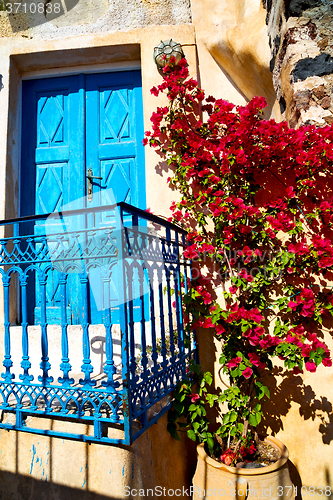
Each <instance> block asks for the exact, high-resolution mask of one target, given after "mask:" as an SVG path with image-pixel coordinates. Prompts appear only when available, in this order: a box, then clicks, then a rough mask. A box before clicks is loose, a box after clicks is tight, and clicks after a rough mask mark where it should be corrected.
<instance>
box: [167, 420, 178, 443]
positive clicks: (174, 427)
mask: <svg viewBox="0 0 333 500" xmlns="http://www.w3.org/2000/svg"><path fill="white" fill-rule="evenodd" d="M167 431H168V432H169V433H170V434H171V436H172V437H173V438H174V439H176V441H180V437H179V434H178V432H177V425H176V424H174V423H173V422H169V423H168V425H167Z"/></svg>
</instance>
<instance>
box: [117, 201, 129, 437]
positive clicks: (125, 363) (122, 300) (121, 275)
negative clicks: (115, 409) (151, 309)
mask: <svg viewBox="0 0 333 500" xmlns="http://www.w3.org/2000/svg"><path fill="white" fill-rule="evenodd" d="M115 219H116V228H117V248H118V251H119V254H118V256H119V260H118V262H119V266H118V292H119V323H120V333H121V363H122V379H123V387H122V393H123V416H124V432H125V444H131V440H132V408H131V392H130V390H131V388H130V383H129V376H130V375H129V373H128V372H129V353H128V323H127V314H128V312H127V296H126V269H125V248H124V244H125V234H124V214H123V210H122V207H119V209H118V208H117V209H116V210H115Z"/></svg>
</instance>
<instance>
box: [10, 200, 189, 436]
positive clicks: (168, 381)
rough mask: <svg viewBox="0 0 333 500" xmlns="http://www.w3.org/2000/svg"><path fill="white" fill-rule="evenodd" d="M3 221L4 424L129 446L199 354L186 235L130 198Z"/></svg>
mask: <svg viewBox="0 0 333 500" xmlns="http://www.w3.org/2000/svg"><path fill="white" fill-rule="evenodd" d="M0 225H1V227H2V237H1V239H0V245H1V247H0V273H1V277H2V285H3V302H4V313H3V314H4V321H3V325H4V328H3V336H4V342H3V366H4V370H3V373H2V374H1V379H2V380H0V409H1V410H2V418H1V421H0V428H4V429H15V430H20V431H26V432H33V433H37V434H44V435H48V436H60V437H63V438H64V437H67V438H70V439H77V440H83V441H88V442H89V441H90V442H105V443H124V444H130V443H132V442H133V441H134V440H135V439H136V438H137V437H138V436H139V435H140V434H141V433H142V432H144V430H145V429H147V428H148V427H149V426H150V425H151V424H152V423H154V422H156V421H157V419H158V418H159V417H160V416H161V415H162V414H163V413H165V412H166V410H167V409H168V408H169V407H170V404H171V403H170V393H171V392H172V390H173V389H174V388H175V386H176V384H177V382H178V381H179V380H181V379H182V378H183V377H184V376H185V372H186V367H187V365H188V363H189V361H190V359H191V358H193V357H195V340H194V337H193V336H192V335H191V337H189V336H188V335H185V333H184V328H183V316H182V295H183V293H184V292H186V287H187V279H188V278H189V273H190V263H189V261H187V260H186V259H185V258H184V257H183V249H184V245H185V231H183V230H182V229H181V228H179V227H177V226H175V225H173V224H171V223H169V222H167V221H165V220H164V219H161V218H159V217H156V216H154V215H152V214H149V213H147V212H145V211H142V210H139V209H137V208H134V207H132V206H130V205H127V204H126V203H118V204H117V205H109V206H103V207H98V208H93V209H82V210H72V211H67V212H62V213H58V214H48V215H45V216H31V217H23V218H19V219H13V220H7V221H2V222H1V223H0ZM18 372H20V373H18ZM29 416H34V417H40V418H34V419H29V418H27V417H29ZM64 420H65V421H66V425H64V422H63V421H64ZM36 422H37V423H36ZM82 423H83V424H87V425H84V426H82V425H81V426H80V425H79V424H82Z"/></svg>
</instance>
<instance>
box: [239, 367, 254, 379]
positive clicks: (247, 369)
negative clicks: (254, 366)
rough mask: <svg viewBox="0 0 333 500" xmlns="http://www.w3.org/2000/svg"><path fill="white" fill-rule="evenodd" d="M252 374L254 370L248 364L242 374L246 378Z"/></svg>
mask: <svg viewBox="0 0 333 500" xmlns="http://www.w3.org/2000/svg"><path fill="white" fill-rule="evenodd" d="M252 374H253V371H252V370H251V368H250V367H249V366H247V367H246V368H245V370H244V371H243V372H242V375H243V377H245V378H250V377H251V375H252Z"/></svg>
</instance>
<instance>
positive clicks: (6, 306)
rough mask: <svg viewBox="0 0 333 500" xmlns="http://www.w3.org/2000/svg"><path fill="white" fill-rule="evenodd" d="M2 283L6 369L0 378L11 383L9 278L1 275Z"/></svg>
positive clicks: (4, 364) (12, 374)
mask: <svg viewBox="0 0 333 500" xmlns="http://www.w3.org/2000/svg"><path fill="white" fill-rule="evenodd" d="M2 283H3V288H4V316H5V317H4V320H5V322H4V327H5V357H4V360H3V363H2V364H3V366H4V367H5V368H6V371H5V373H2V374H1V377H2V378H3V379H4V380H5V381H6V382H8V383H10V382H11V381H12V379H13V378H14V377H15V375H14V373H11V372H10V369H11V367H12V366H13V361H12V357H11V354H10V322H9V285H10V276H9V275H8V274H2Z"/></svg>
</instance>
